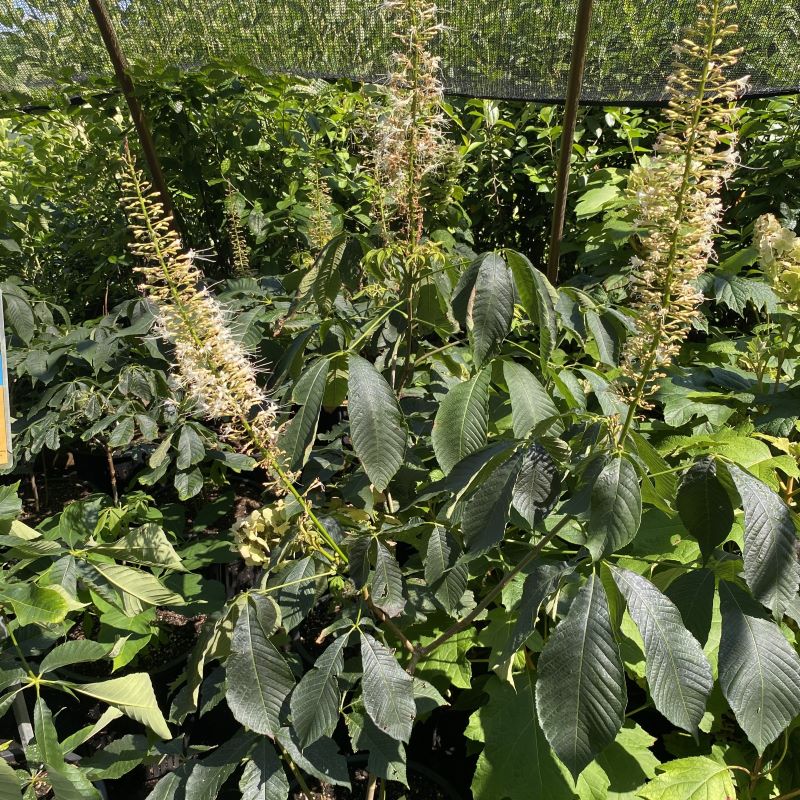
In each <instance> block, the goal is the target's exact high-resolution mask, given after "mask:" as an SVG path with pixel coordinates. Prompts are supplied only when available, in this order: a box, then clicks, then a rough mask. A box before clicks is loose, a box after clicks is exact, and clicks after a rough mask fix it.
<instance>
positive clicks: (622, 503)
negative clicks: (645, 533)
mask: <svg viewBox="0 0 800 800" xmlns="http://www.w3.org/2000/svg"><path fill="white" fill-rule="evenodd" d="M641 520H642V495H641V489H640V487H639V478H638V477H637V475H636V470H635V469H634V467H633V464H631V462H630V461H628V459H626V458H623V457H621V456H617V457H615V458H612V459H611V460H610V461H609V462H608V463H607V464H606V465H605V466H604V467H603V469H602V470H601V471H600V474H599V475H598V476H597V479H596V480H595V481H594V485H593V486H592V494H591V504H590V513H589V524H588V536H587V539H586V547H587V548H588V549H589V552H590V553H591V554H592V558H593V559H594V560H595V561H597V560H598V559H600V558H602V557H603V556H607V555H609V554H610V553H614V552H616V551H617V550H621V549H622V548H623V547H625V545H627V544H630V543H631V542H632V541H633V538H634V536H636V532H637V531H638V530H639V524H640V523H641Z"/></svg>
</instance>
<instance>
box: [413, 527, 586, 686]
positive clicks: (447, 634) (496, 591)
mask: <svg viewBox="0 0 800 800" xmlns="http://www.w3.org/2000/svg"><path fill="white" fill-rule="evenodd" d="M572 519H573V517H572V516H571V515H570V514H567V515H566V516H565V517H564V518H563V519H561V520H560V521H559V522H558V524H557V525H556V526H555V527H554V528H553V530H551V531H550V532H549V533H547V534H545V535H544V536H543V537H542V538H541V539H540V540H539V541H538V542H537V543H536V545H535V546H534V547H533V549H532V550H531V551H530V553H528V554H527V555H526V556H524V557H523V558H522V560H521V561H520V562H519V564H517V566H516V567H514V569H512V570H511V571H510V572H508V573H506V574H505V575H504V576H503V578H502V579H501V580H500V582H499V583H498V584H497V585H496V586H495V587H494V588H493V589H491V590H490V591H489V592H487V594H486V596H485V597H484V598H483V600H481V602H480V603H478V605H476V606H475V608H473V609H472V611H470V612H469V613H468V614H467V615H466V616H464V617H462V618H461V619H460V620H458V621H457V622H454V623H453V624H452V625H451V626H450V627H449V628H448V629H447V630H446V631H444V633H442V634H441V635H440V636H437V637H436V639H434V640H433V641H432V642H431V643H430V644H429V645H426V646H425V647H418V648H417V649H416V653H415V654H414V656H413V657H412V659H411V663H410V664H409V666H408V673H409V674H410V675H413V674H414V671H415V669H416V668H417V663H418V662H419V661H420V660H421V659H423V658H427V657H428V656H429V655H431V653H433V652H434V651H435V650H438V649H439V647H441V646H442V645H443V644H444V643H445V642H446V641H447V640H448V639H451V638H452V637H453V636H455V635H456V634H457V633H460V632H461V631H463V630H464V629H466V628H467V627H469V626H470V625H471V624H472V623H473V622H474V621H475V620H476V619H477V618H478V616H480V614H481V613H482V612H483V611H485V610H486V609H487V608H488V607H489V606H490V605H491V604H492V603H493V602H494V600H495V598H497V597H498V596H499V595H500V593H501V592H502V591H503V589H504V588H505V587H506V586H507V585H508V584H509V583H510V582H511V581H512V580H514V578H516V577H517V575H519V573H520V572H522V570H524V569H525V567H527V566H528V564H530V563H531V562H532V561H533V560H534V559H535V558H537V557H538V555H539V554H540V553H541V552H542V550H543V549H544V548H545V546H546V545H547V544H549V543H550V542H551V541H552V540H553V539H555V537H556V536H558V534H559V533H561V531H562V530H563V529H564V527H565V526H566V525H567V523H568V522H571V521H572Z"/></svg>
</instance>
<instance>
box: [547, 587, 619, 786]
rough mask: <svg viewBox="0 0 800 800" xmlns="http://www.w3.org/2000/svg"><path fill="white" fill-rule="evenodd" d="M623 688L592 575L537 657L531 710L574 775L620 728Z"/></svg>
mask: <svg viewBox="0 0 800 800" xmlns="http://www.w3.org/2000/svg"><path fill="white" fill-rule="evenodd" d="M626 697H627V692H626V688H625V672H624V670H623V666H622V659H621V658H620V655H619V649H618V647H617V643H616V641H615V639H614V631H613V628H612V625H611V616H610V614H609V607H608V599H607V597H606V594H605V590H604V589H603V585H602V583H601V581H600V579H599V578H598V577H597V576H596V575H592V576H590V577H589V580H588V581H587V582H586V584H585V585H584V586H583V587H582V588H581V590H580V591H579V592H578V594H577V595H576V597H575V599H574V600H573V601H572V605H571V606H570V609H569V612H568V613H567V616H566V617H565V618H564V619H563V620H562V621H561V622H560V623H559V624H558V625H557V626H556V628H555V630H554V631H553V633H551V634H550V638H549V639H548V640H547V643H546V644H545V646H544V649H543V650H542V654H541V656H540V658H539V678H538V681H537V684H536V709H537V712H538V716H539V721H540V723H541V726H542V730H543V731H544V734H545V736H546V737H547V741H548V742H550V746H551V747H552V748H553V750H555V752H556V755H557V756H558V757H559V758H560V759H561V760H562V761H563V762H564V764H565V765H566V767H567V768H568V769H569V771H570V772H571V773H572V775H573V777H575V778H577V777H578V775H579V774H580V773H581V772H582V771H583V769H584V768H585V767H586V766H587V764H589V762H590V761H592V759H594V758H595V757H596V756H597V754H598V753H599V752H600V751H601V750H603V748H605V747H606V746H607V745H608V744H610V743H611V742H613V741H614V739H615V737H616V735H617V733H618V732H619V730H620V728H621V727H622V722H623V719H624V713H625V703H626Z"/></svg>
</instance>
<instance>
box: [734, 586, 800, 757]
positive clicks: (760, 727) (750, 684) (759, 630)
mask: <svg viewBox="0 0 800 800" xmlns="http://www.w3.org/2000/svg"><path fill="white" fill-rule="evenodd" d="M719 597H720V611H721V612H722V638H721V640H720V645H719V683H720V686H721V687H722V692H723V694H724V695H725V699H726V700H727V701H728V703H729V705H730V707H731V709H732V710H733V713H734V715H735V716H736V721H737V722H738V723H739V725H740V726H741V728H742V730H743V731H744V732H745V733H746V734H747V738H748V739H749V740H750V741H751V742H752V743H753V745H754V746H755V748H756V750H758V752H759V754H761V753H763V752H764V750H765V749H766V747H767V746H768V745H769V744H771V743H772V742H774V741H775V739H777V738H778V736H780V735H781V733H783V731H784V730H785V729H786V727H787V726H788V725H789V724H790V723H791V722H792V720H794V719H795V717H797V716H798V715H800V658H798V656H797V653H796V652H795V651H794V649H793V648H792V647H791V645H790V644H789V643H788V642H787V641H786V639H785V638H784V636H783V634H782V633H781V631H780V628H778V626H777V625H776V624H775V623H774V622H773V621H772V620H770V619H767V618H766V616H765V615H764V614H763V613H762V611H761V609H760V608H759V606H758V605H757V604H756V603H755V602H753V600H752V599H751V598H750V597H748V595H747V594H745V592H743V591H742V590H741V589H739V588H738V587H737V586H735V585H733V584H731V583H727V582H726V581H720V585H719Z"/></svg>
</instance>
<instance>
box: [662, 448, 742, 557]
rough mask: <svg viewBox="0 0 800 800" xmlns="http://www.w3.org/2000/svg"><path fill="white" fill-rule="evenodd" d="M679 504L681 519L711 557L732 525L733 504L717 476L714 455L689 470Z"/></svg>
mask: <svg viewBox="0 0 800 800" xmlns="http://www.w3.org/2000/svg"><path fill="white" fill-rule="evenodd" d="M676 507H677V509H678V513H679V514H680V517H681V522H683V524H684V525H685V526H686V530H688V531H689V533H691V534H692V536H694V538H695V539H697V541H698V542H699V544H700V551H701V552H702V554H703V557H704V558H705V559H708V558H709V557H710V556H711V554H712V553H713V552H714V549H715V548H716V547H719V545H721V544H722V543H723V542H724V541H725V539H726V538H727V536H728V534H729V533H730V531H731V528H732V527H733V504H732V503H731V500H730V497H729V496H728V493H727V491H725V487H724V486H723V485H722V482H721V481H720V479H719V478H718V477H717V465H716V462H715V461H714V459H713V458H702V459H700V460H699V461H697V462H695V463H694V464H693V465H692V466H691V467H690V468H689V469H688V470H687V471H686V473H685V474H684V476H683V480H681V484H680V487H679V488H678V496H677V500H676Z"/></svg>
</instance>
